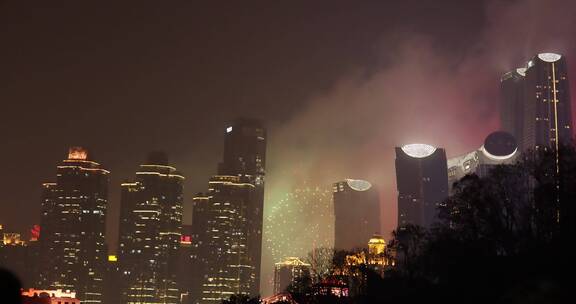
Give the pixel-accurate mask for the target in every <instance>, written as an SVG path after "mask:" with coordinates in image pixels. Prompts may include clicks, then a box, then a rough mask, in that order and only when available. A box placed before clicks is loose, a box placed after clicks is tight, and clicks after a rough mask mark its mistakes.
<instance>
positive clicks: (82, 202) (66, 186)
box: [39, 147, 110, 303]
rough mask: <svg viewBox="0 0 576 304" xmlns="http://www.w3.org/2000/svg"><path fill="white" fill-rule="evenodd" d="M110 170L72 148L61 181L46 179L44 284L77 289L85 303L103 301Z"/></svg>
mask: <svg viewBox="0 0 576 304" xmlns="http://www.w3.org/2000/svg"><path fill="white" fill-rule="evenodd" d="M109 173H110V172H108V171H107V170H105V169H102V168H101V166H100V164H98V163H97V162H94V161H92V160H89V158H88V152H87V150H85V149H83V148H80V147H73V148H70V150H69V153H68V158H67V159H65V160H64V161H62V163H61V164H60V165H59V166H58V167H57V174H56V182H55V183H46V184H43V188H42V190H43V191H42V215H41V227H42V234H41V236H40V240H39V241H40V257H41V261H40V267H41V270H40V279H39V286H40V287H41V288H44V289H62V290H71V291H74V292H76V295H77V297H78V299H80V300H81V301H82V303H101V302H102V299H103V295H102V290H103V288H104V286H103V278H104V272H105V269H106V265H105V264H106V257H107V252H106V246H105V243H104V233H105V231H106V227H105V226H106V225H105V223H106V209H107V205H108V174H109Z"/></svg>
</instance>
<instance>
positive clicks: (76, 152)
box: [68, 147, 88, 160]
mask: <svg viewBox="0 0 576 304" xmlns="http://www.w3.org/2000/svg"><path fill="white" fill-rule="evenodd" d="M87 158H88V151H86V149H84V148H82V147H70V149H68V159H75V160H86V159H87Z"/></svg>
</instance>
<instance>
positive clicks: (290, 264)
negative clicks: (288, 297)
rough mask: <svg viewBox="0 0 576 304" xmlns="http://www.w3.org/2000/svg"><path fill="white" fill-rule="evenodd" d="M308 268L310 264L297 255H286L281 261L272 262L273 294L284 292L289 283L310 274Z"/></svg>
mask: <svg viewBox="0 0 576 304" xmlns="http://www.w3.org/2000/svg"><path fill="white" fill-rule="evenodd" d="M310 269H311V265H310V264H308V263H304V262H302V261H301V260H300V259H299V258H297V257H288V258H286V259H285V260H284V261H283V262H279V263H276V264H274V294H279V293H282V292H285V291H286V288H287V287H288V286H290V284H292V283H294V282H296V281H298V280H299V279H300V278H303V277H306V276H310Z"/></svg>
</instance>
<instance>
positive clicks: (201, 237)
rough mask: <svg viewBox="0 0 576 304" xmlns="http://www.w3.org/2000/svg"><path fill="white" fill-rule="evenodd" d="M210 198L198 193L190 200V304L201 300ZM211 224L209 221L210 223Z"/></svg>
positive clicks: (206, 259)
mask: <svg viewBox="0 0 576 304" xmlns="http://www.w3.org/2000/svg"><path fill="white" fill-rule="evenodd" d="M209 204H210V197H209V196H208V195H206V194H204V193H198V194H196V196H195V197H194V198H193V199H192V229H191V230H192V231H191V241H192V244H191V250H190V251H191V262H192V265H191V278H190V285H189V286H187V288H188V293H189V298H190V299H191V303H199V302H200V301H201V300H202V290H203V289H202V285H203V284H204V274H206V265H207V263H208V258H209V256H210V248H208V246H207V244H208V237H209V231H208V224H209V220H208V210H209V208H208V207H209ZM210 222H211V221H210Z"/></svg>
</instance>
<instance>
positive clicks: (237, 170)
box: [191, 119, 266, 303]
mask: <svg viewBox="0 0 576 304" xmlns="http://www.w3.org/2000/svg"><path fill="white" fill-rule="evenodd" d="M265 157H266V130H265V129H264V128H263V126H262V124H261V123H260V122H259V121H256V120H251V119H239V120H237V121H236V122H235V123H234V124H233V125H232V126H229V127H227V128H226V130H225V134H224V154H223V161H222V162H221V163H220V164H219V166H218V174H217V175H214V176H213V177H212V178H211V179H210V181H209V189H208V193H207V194H206V198H200V197H199V198H197V199H195V205H194V208H195V209H196V208H200V209H202V210H195V211H193V219H192V222H193V231H192V250H193V252H194V253H193V254H197V255H198V260H199V261H204V262H205V263H204V264H203V265H201V266H199V267H200V268H199V271H198V272H197V273H196V274H195V276H196V278H195V279H194V280H193V281H194V282H196V283H195V286H194V287H193V288H192V289H193V292H192V293H191V295H192V296H191V297H192V302H193V303H220V302H221V301H222V300H224V299H228V298H229V297H230V296H231V295H233V294H239V295H248V296H252V297H253V296H257V295H259V287H260V263H261V256H262V222H263V207H264V168H265ZM199 204H201V206H202V207H198V206H199ZM198 214H204V216H203V217H201V216H199V215H198ZM200 242H201V243H200Z"/></svg>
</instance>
